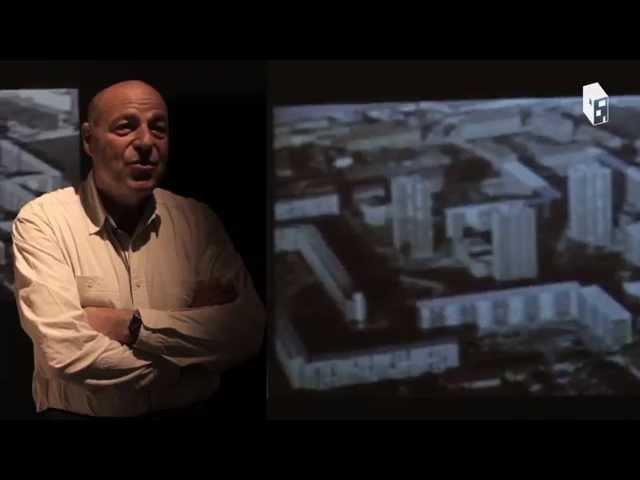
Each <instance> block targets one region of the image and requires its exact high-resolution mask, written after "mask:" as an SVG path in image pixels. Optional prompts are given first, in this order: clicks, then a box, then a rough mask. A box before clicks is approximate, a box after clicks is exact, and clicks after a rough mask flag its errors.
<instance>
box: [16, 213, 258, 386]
mask: <svg viewBox="0 0 640 480" xmlns="http://www.w3.org/2000/svg"><path fill="white" fill-rule="evenodd" d="M209 225H210V228H211V232H217V233H215V235H213V236H215V239H214V238H212V243H211V245H212V246H213V245H214V244H215V245H216V248H215V252H214V250H213V247H212V249H211V250H208V251H206V252H204V253H202V258H201V262H200V265H201V268H202V269H203V272H204V280H205V281H204V283H203V285H208V287H209V288H205V289H201V290H199V293H198V294H197V295H196V298H195V300H194V303H193V304H192V305H191V308H187V309H182V310H173V311H162V310H155V309H151V308H140V309H139V312H140V314H141V317H142V320H143V324H144V326H143V328H142V330H141V332H140V335H139V337H138V338H137V339H136V341H135V343H133V342H132V340H133V339H131V338H129V337H128V324H129V320H130V319H131V315H132V313H133V311H132V310H126V309H108V308H97V307H91V306H87V305H85V306H83V305H81V301H80V298H79V295H78V291H77V288H76V280H75V276H74V273H73V270H72V268H71V267H70V266H69V263H68V261H67V259H66V257H65V254H64V252H63V249H62V248H61V247H60V245H59V243H58V241H57V240H56V236H55V233H54V229H53V227H52V225H51V223H50V221H49V219H48V218H47V216H46V214H45V213H44V212H43V211H42V209H41V208H40V207H39V206H38V205H37V204H36V205H33V204H28V205H27V206H25V207H24V208H23V210H22V211H21V213H20V215H19V216H18V217H17V218H16V219H15V220H14V224H13V252H14V258H15V285H16V297H17V302H18V311H19V314H20V321H21V324H22V327H23V328H24V330H25V331H26V332H27V334H28V335H29V336H30V337H31V339H32V340H33V343H34V346H35V348H36V352H37V354H38V355H40V358H41V359H42V360H43V361H42V362H41V363H42V364H44V365H45V366H46V370H47V372H46V374H47V375H49V376H51V377H57V378H61V379H64V380H66V381H69V382H74V383H79V384H83V385H85V386H86V387H87V388H98V389H99V388H102V387H107V386H114V385H121V386H127V387H131V388H136V389H137V388H144V387H146V386H148V385H151V384H153V385H157V384H161V385H162V384H164V385H174V384H175V383H176V382H177V381H178V379H179V377H180V367H187V366H195V365H197V366H200V367H204V368H206V369H209V370H212V371H217V372H220V371H223V370H225V369H227V368H229V367H230V366H232V365H234V364H236V363H238V362H241V361H242V360H244V359H245V358H247V357H249V356H251V355H253V354H254V353H256V352H257V351H258V350H259V348H260V345H261V342H262V336H263V330H264V322H265V315H264V308H263V305H262V303H261V301H260V300H259V298H258V296H257V294H256V292H255V290H254V288H253V285H252V283H251V279H250V278H249V275H248V273H247V271H246V269H245V268H244V265H243V263H242V261H241V259H240V257H239V256H238V255H237V254H236V253H235V251H234V249H233V247H232V245H231V243H230V241H229V240H228V238H227V237H226V234H224V233H223V230H222V229H221V225H220V224H219V223H217V219H215V217H211V218H210V222H209ZM222 265H223V266H224V269H225V271H226V272H229V271H231V272H232V273H231V274H229V273H227V274H226V278H227V280H226V283H225V284H224V285H220V284H219V283H218V281H217V280H216V279H217V278H218V271H219V268H220V266H222Z"/></svg>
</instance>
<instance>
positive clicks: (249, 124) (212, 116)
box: [0, 60, 267, 419]
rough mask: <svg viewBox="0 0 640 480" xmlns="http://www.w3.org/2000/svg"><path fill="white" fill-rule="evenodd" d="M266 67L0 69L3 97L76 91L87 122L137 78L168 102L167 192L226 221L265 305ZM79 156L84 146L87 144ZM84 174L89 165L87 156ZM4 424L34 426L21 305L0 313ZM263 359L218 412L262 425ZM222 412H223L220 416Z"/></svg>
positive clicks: (241, 373) (61, 65)
mask: <svg viewBox="0 0 640 480" xmlns="http://www.w3.org/2000/svg"><path fill="white" fill-rule="evenodd" d="M265 70H266V65H265V63H264V62H246V61H213V60H203V61H126V62H121V61H33V60H32V61H19V62H17V61H11V62H9V61H0V89H12V88H77V89H79V91H80V92H79V95H80V99H79V103H80V115H81V117H80V120H81V121H84V120H85V119H86V107H87V105H88V103H89V101H90V100H91V98H92V96H93V95H94V94H95V93H97V92H98V91H99V90H101V89H102V88H105V87H107V86H108V85H110V84H112V83H115V82H118V81H122V80H130V79H139V80H143V81H146V82H148V83H150V84H151V85H153V86H155V87H156V88H157V89H158V90H159V91H160V93H161V94H162V95H163V96H164V98H165V100H166V102H167V105H168V108H169V115H170V135H171V137H170V159H169V166H168V171H167V176H166V177H165V181H164V182H163V184H162V187H163V188H167V189H168V190H171V191H173V192H175V193H177V194H180V195H184V196H188V197H193V198H196V199H198V200H200V201H203V202H205V203H206V204H208V205H209V206H210V207H211V208H212V209H213V210H214V211H215V212H216V213H217V214H218V216H219V217H220V218H221V220H222V222H223V223H224V225H225V227H226V229H227V232H228V234H229V236H230V237H231V239H232V241H233V243H234V245H235V247H236V249H237V250H238V252H239V253H240V254H241V256H242V257H243V259H244V261H245V264H246V266H247V269H248V270H249V272H250V273H251V276H252V278H253V281H254V284H255V286H256V290H257V291H258V294H259V295H260V296H261V297H262V299H263V300H266V291H265V289H266V281H265V280H266V266H267V262H266V259H267V246H266V238H267V223H266V211H267V202H266V199H267V191H266V187H267V185H266V175H267V167H266V145H267V136H266V126H265V118H266V112H267V109H266V108H267V107H266V95H265V86H266V73H265ZM79 148H80V144H79ZM82 161H83V164H82V171H83V173H84V174H86V172H88V170H89V168H90V165H91V160H90V159H89V157H87V156H86V155H84V152H83V156H82ZM0 308H1V309H2V310H1V311H0V314H1V315H2V317H1V318H2V326H3V331H2V333H3V335H2V343H0V350H1V351H2V352H5V353H7V355H5V356H4V357H2V356H0V362H1V363H2V367H3V368H1V369H0V373H4V375H3V378H4V383H5V385H6V388H3V387H1V386H0V389H1V390H0V391H2V395H0V398H1V400H0V404H1V405H2V408H0V416H2V417H4V418H11V419H14V418H31V417H33V416H34V411H35V408H34V404H33V400H32V396H31V375H32V371H33V358H32V346H31V340H30V339H29V337H28V336H27V335H26V334H25V333H24V332H23V331H22V329H21V328H20V326H19V321H18V315H17V310H16V306H15V303H9V304H3V305H0ZM265 357H266V355H265V353H264V349H263V351H262V353H261V354H260V355H259V356H258V357H257V358H255V359H253V360H251V361H250V362H248V363H247V364H245V365H243V366H240V367H237V368H235V369H233V370H231V371H229V372H228V373H226V374H225V375H224V376H223V379H222V387H221V401H222V404H221V405H220V404H218V405H217V406H216V408H217V409H220V410H224V411H225V412H226V413H225V415H228V416H237V417H240V418H255V419H263V418H264V408H265V395H266V390H265ZM218 413H219V412H218Z"/></svg>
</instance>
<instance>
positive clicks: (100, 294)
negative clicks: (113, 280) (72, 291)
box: [76, 276, 120, 308]
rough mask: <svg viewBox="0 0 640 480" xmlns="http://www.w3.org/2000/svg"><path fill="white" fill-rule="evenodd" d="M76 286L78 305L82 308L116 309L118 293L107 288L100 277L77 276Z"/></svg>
mask: <svg viewBox="0 0 640 480" xmlns="http://www.w3.org/2000/svg"><path fill="white" fill-rule="evenodd" d="M76 285H77V287H78V296H79V297H80V305H81V306H82V307H83V308H84V307H108V308H116V304H117V301H118V297H119V295H120V294H119V292H118V291H117V290H114V289H113V288H107V285H106V282H105V281H104V279H103V278H102V277H95V276H77V277H76Z"/></svg>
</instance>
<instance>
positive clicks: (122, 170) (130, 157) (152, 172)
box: [83, 82, 169, 204]
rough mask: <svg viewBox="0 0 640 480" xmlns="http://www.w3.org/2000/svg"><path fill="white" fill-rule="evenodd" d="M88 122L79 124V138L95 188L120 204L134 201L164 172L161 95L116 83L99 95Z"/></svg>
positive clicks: (140, 86) (165, 130)
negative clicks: (82, 144) (92, 174)
mask: <svg viewBox="0 0 640 480" xmlns="http://www.w3.org/2000/svg"><path fill="white" fill-rule="evenodd" d="M90 122H91V123H90V124H85V126H83V139H84V146H85V150H86V151H87V154H88V155H90V156H91V157H92V158H93V160H94V162H93V169H94V175H95V178H96V183H97V185H98V187H99V188H101V190H102V191H103V192H104V193H106V194H108V195H109V196H110V197H112V199H113V200H116V201H117V202H119V203H121V204H136V203H139V202H140V201H141V200H143V199H144V198H145V197H147V196H148V195H150V194H151V192H152V191H153V189H154V188H155V187H156V186H157V185H158V183H159V181H160V179H161V178H162V175H163V174H164V171H165V169H166V163H167V156H168V151H169V133H168V118H167V107H166V105H165V103H164V101H163V100H162V97H160V95H159V94H158V92H156V91H155V90H154V89H153V88H151V87H150V86H148V85H146V84H143V83H141V82H124V83H122V84H117V85H115V86H113V87H110V88H109V89H107V90H105V91H104V92H102V94H100V96H99V98H98V99H97V100H96V105H95V108H94V115H93V118H91V119H90Z"/></svg>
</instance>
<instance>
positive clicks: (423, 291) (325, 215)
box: [269, 96, 640, 398]
mask: <svg viewBox="0 0 640 480" xmlns="http://www.w3.org/2000/svg"><path fill="white" fill-rule="evenodd" d="M608 115H609V118H608V121H606V122H604V123H601V124H600V125H596V126H594V125H592V123H591V122H590V121H589V120H588V119H587V118H586V116H585V115H584V114H583V104H582V98H581V97H571V98H568V97H567V98H564V97H563V98H522V99H520V98H516V99H489V100H474V101H471V100H464V101H423V102H403V103H379V104H359V105H318V106H313V105H311V106H291V107H277V108H275V109H274V121H273V126H274V127H273V128H274V131H273V161H274V168H275V182H276V183H275V187H274V190H273V192H274V196H273V202H274V203H273V218H274V226H273V239H274V250H275V251H274V270H275V273H274V279H275V280H274V281H275V299H274V302H275V314H274V321H275V331H274V335H273V345H272V347H273V348H272V351H273V359H272V361H271V363H270V366H271V367H270V383H269V392H270V395H289V396H295V395H307V396H308V395H312V396H316V397H318V398H322V396H332V395H333V396H335V395H348V394H372V395H382V394H390V395H399V396H409V397H410V396H414V395H415V396H423V395H428V396H434V397H442V396H455V397H460V396H478V395H506V396H578V395H637V394H640V336H639V333H638V332H639V325H638V318H639V317H640V96H637V97H636V96H621V97H615V98H611V99H610V106H609V109H608Z"/></svg>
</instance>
